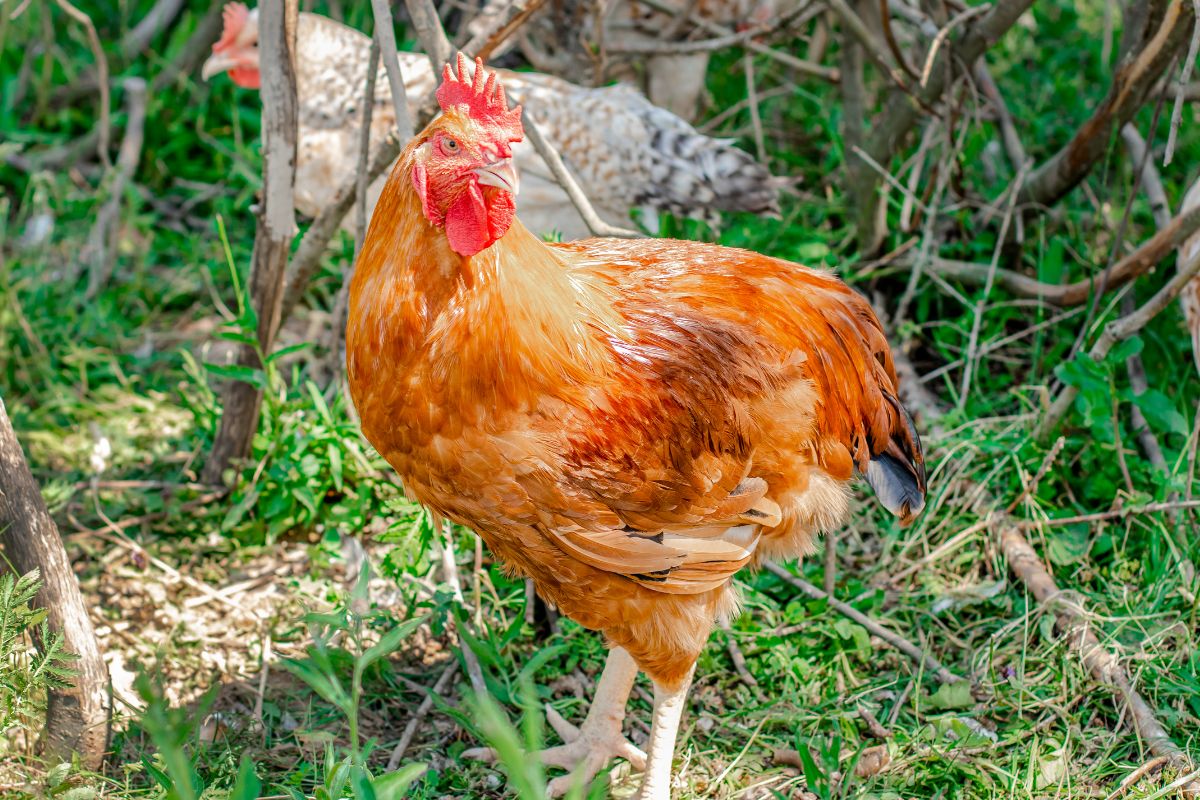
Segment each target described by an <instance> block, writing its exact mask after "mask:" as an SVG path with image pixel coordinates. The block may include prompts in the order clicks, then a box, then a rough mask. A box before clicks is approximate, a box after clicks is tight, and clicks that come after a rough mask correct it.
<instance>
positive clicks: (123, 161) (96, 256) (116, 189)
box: [81, 78, 146, 300]
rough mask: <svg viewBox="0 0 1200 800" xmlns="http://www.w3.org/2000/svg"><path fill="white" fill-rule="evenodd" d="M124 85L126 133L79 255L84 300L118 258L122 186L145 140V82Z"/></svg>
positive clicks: (134, 80)
mask: <svg viewBox="0 0 1200 800" xmlns="http://www.w3.org/2000/svg"><path fill="white" fill-rule="evenodd" d="M124 89H125V108H126V111H127V114H126V119H127V121H126V123H125V137H124V138H123V139H122V140H121V150H120V152H119V153H118V154H117V163H116V165H115V166H114V167H113V168H112V171H111V174H112V178H111V180H110V181H108V199H107V200H106V201H105V202H104V205H103V206H101V208H100V211H99V212H97V214H96V220H95V222H93V223H92V229H91V232H90V233H88V238H87V244H85V245H84V256H83V258H82V259H81V260H85V261H89V262H90V264H89V275H88V287H87V291H86V292H85V294H84V299H85V300H91V299H92V298H94V297H95V296H96V293H97V292H99V291H100V290H101V289H103V288H104V285H105V284H106V283H108V279H109V276H111V275H112V271H113V265H114V264H115V263H116V259H117V234H118V231H119V230H120V221H121V200H122V198H123V197H124V196H125V187H126V186H127V185H128V183H129V180H130V179H131V178H132V177H133V173H134V170H136V169H137V165H138V161H140V160H141V158H142V142H143V141H144V140H145V129H146V82H145V81H144V80H142V79H141V78H126V79H125V81H124Z"/></svg>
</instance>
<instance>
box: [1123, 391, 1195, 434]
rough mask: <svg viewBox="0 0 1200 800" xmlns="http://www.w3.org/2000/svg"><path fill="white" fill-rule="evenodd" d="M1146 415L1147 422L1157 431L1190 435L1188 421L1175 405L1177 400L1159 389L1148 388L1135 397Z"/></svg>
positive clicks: (1135, 401)
mask: <svg viewBox="0 0 1200 800" xmlns="http://www.w3.org/2000/svg"><path fill="white" fill-rule="evenodd" d="M1133 402H1134V403H1136V404H1137V407H1138V408H1140V409H1141V410H1142V413H1143V414H1145V415H1146V422H1148V423H1150V427H1151V428H1153V429H1154V430H1156V431H1165V432H1167V433H1178V434H1180V435H1181V436H1187V435H1188V423H1187V420H1186V419H1184V417H1183V414H1180V413H1179V410H1178V409H1177V408H1176V407H1175V402H1174V401H1173V400H1171V398H1169V397H1167V396H1166V395H1165V394H1163V393H1162V392H1160V391H1159V390H1158V389H1147V390H1146V391H1144V392H1142V393H1141V394H1139V395H1136V396H1135V397H1134V398H1133Z"/></svg>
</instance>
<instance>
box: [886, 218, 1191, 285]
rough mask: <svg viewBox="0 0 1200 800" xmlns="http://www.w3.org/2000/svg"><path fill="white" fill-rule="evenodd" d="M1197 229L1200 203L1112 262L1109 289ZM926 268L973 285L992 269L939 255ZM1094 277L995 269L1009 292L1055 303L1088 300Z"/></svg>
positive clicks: (1146, 268)
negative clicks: (1044, 276)
mask: <svg viewBox="0 0 1200 800" xmlns="http://www.w3.org/2000/svg"><path fill="white" fill-rule="evenodd" d="M1197 230H1200V207H1195V208H1188V209H1184V210H1183V211H1181V212H1180V213H1179V214H1178V215H1176V216H1175V217H1174V218H1173V219H1172V220H1171V221H1170V222H1169V223H1168V224H1167V225H1166V226H1165V227H1162V228H1160V229H1159V230H1158V232H1157V233H1155V234H1154V236H1152V237H1150V238H1149V239H1147V240H1146V241H1145V242H1144V243H1143V244H1142V245H1141V246H1140V247H1138V248H1137V249H1136V250H1135V251H1133V252H1132V253H1130V254H1129V255H1127V256H1125V257H1124V258H1122V259H1121V260H1120V261H1118V262H1117V263H1116V264H1114V265H1113V268H1112V271H1111V272H1110V273H1109V277H1108V285H1107V286H1106V287H1105V288H1106V291H1112V290H1113V289H1116V288H1119V287H1121V286H1124V285H1125V284H1126V283H1128V282H1130V281H1131V280H1133V279H1135V278H1137V277H1138V276H1140V275H1143V274H1145V273H1146V272H1149V271H1150V269H1151V268H1153V267H1154V266H1156V265H1157V264H1158V263H1159V262H1161V261H1162V260H1163V259H1164V258H1166V257H1167V256H1168V255H1170V254H1171V252H1172V251H1173V250H1174V249H1175V248H1177V247H1179V246H1180V245H1181V244H1183V242H1184V241H1186V240H1187V238H1188V237H1189V236H1191V235H1192V234H1193V233H1195V232H1196V231H1197ZM902 263H903V260H902ZM925 268H926V269H928V270H930V271H931V272H936V273H938V274H939V275H943V276H946V277H950V278H956V279H958V280H961V281H963V282H964V283H969V284H972V285H982V284H983V283H985V282H986V281H987V276H988V272H989V266H988V265H987V264H975V263H973V262H969V261H956V260H953V259H947V258H938V257H934V258H932V259H930V260H929V263H928V264H926V266H925ZM1095 280H1096V279H1095V278H1085V279H1083V280H1079V281H1075V282H1074V283H1065V284H1055V283H1043V282H1042V281H1039V280H1037V279H1036V278H1031V277H1029V276H1028V275H1022V274H1021V273H1019V272H1014V271H1012V270H1007V269H997V270H996V284H997V285H999V286H1002V287H1004V289H1005V290H1007V291H1008V292H1010V293H1012V294H1014V295H1016V296H1018V297H1028V298H1033V299H1041V300H1045V301H1046V302H1048V303H1053V304H1054V305H1056V306H1077V305H1080V304H1082V303H1085V302H1087V300H1088V298H1089V297H1091V295H1092V292H1093V291H1095V290H1096V288H1097V287H1096V282H1095Z"/></svg>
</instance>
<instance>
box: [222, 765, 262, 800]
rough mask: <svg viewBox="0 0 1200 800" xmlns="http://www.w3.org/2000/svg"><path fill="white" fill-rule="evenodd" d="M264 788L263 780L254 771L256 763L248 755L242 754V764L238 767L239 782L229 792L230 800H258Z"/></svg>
mask: <svg viewBox="0 0 1200 800" xmlns="http://www.w3.org/2000/svg"><path fill="white" fill-rule="evenodd" d="M261 789H262V781H260V780H259V779H258V775H256V774H255V773H254V764H253V762H251V761H250V759H248V758H246V756H242V765H241V766H240V767H239V768H238V776H237V782H236V783H234V784H233V789H232V790H230V792H229V800H257V798H258V796H259V792H260V790H261Z"/></svg>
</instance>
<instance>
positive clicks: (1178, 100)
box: [1163, 0, 1200, 167]
mask: <svg viewBox="0 0 1200 800" xmlns="http://www.w3.org/2000/svg"><path fill="white" fill-rule="evenodd" d="M1198 48H1200V0H1192V38H1191V41H1190V42H1189V43H1188V51H1187V57H1186V58H1185V59H1184V61H1183V74H1182V75H1180V76H1179V85H1180V86H1181V87H1182V86H1186V85H1187V82H1188V81H1189V80H1190V79H1191V77H1192V69H1193V68H1194V67H1195V66H1196V50H1197V49H1198ZM1182 120H1183V93H1182V92H1177V93H1176V94H1175V105H1174V106H1173V107H1172V108H1171V127H1170V130H1169V131H1168V133H1167V149H1166V152H1164V153H1163V166H1164V167H1166V166H1170V164H1171V158H1172V157H1173V156H1174V155H1175V138H1176V137H1177V136H1178V135H1179V123H1180V122H1181V121H1182Z"/></svg>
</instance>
